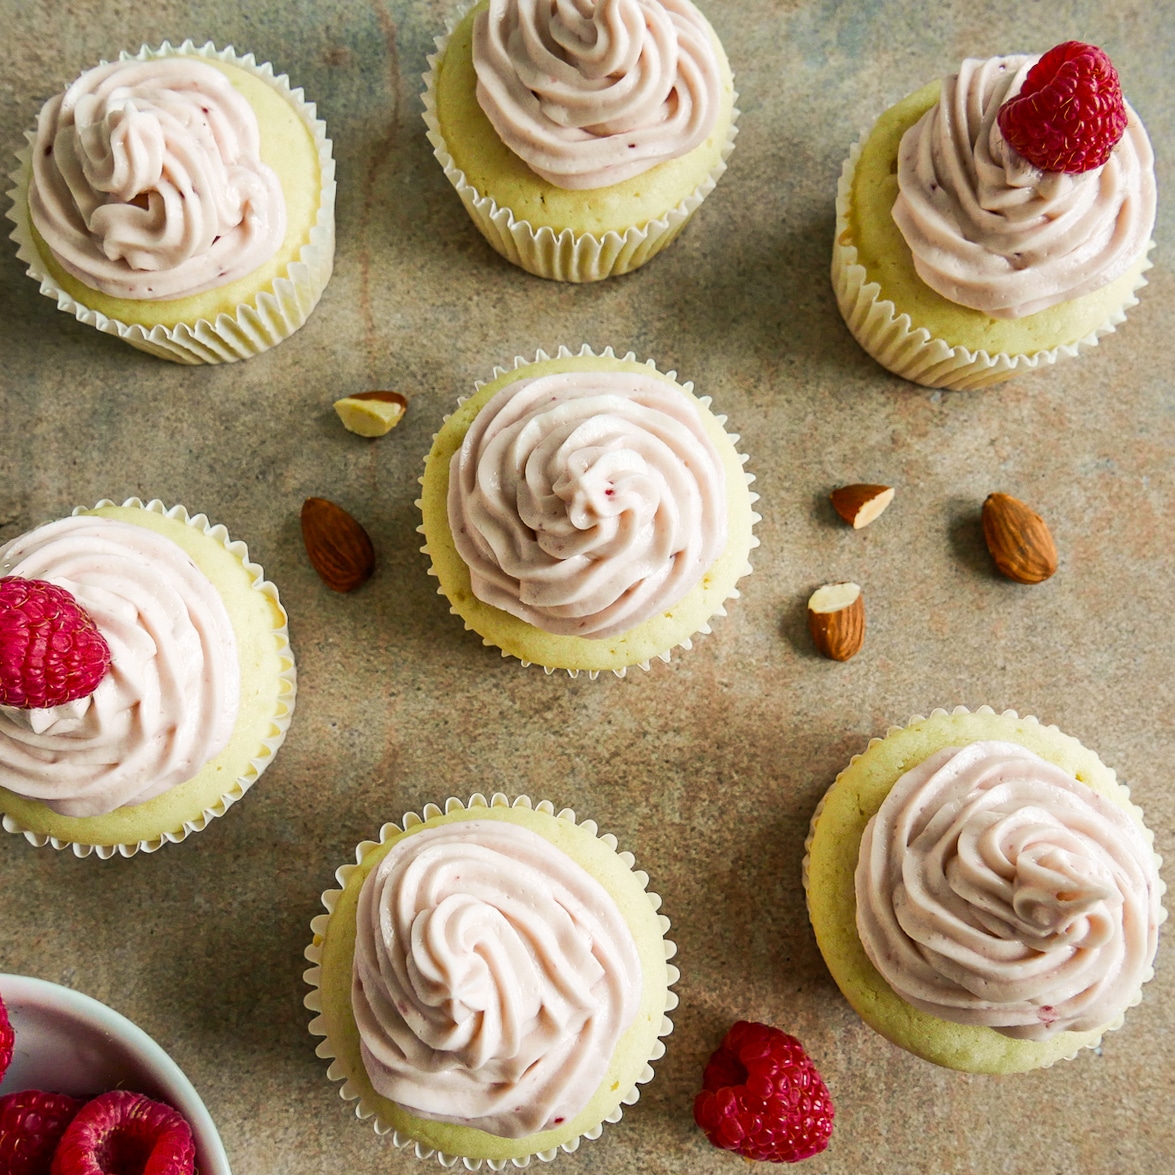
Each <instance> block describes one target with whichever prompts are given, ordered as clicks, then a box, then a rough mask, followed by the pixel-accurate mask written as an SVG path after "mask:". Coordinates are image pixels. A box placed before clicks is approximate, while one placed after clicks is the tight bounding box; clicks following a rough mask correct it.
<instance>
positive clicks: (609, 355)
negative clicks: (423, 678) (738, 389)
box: [416, 343, 762, 680]
mask: <svg viewBox="0 0 1175 1175" xmlns="http://www.w3.org/2000/svg"><path fill="white" fill-rule="evenodd" d="M552 358H554V359H576V358H592V359H599V358H604V359H620V361H622V362H625V363H636V362H638V360H637V358H636V355H635V354H634V353H633V352H632V351H629V352H627V353H626V354H624V355H622V356H617V355H616V353H615V352H614V351H613V350H612V348H611V347H605V348H604V349H603V351H600V352H596V351H594V350H592V348H591V347H590V346H588V345H587V344H586V343H585V344H583V346H581V347H580V349H579V350H578V351H571V350H569V349H568V348H567V347H563V346H561V347H559V349H558V350H557V351H556V352H555V354H554V356H551V355H548V354H547V353H546V352H545V351H542V350H540V351H538V352H537V353H536V355H535V358H534V359H524V358H523V357H522V356H520V355H519V356H515V358H514V362H513V365H512V366H511V367H499V366H495V367H494V369H493V373H492V375H491V376H490V378H489V379H488V380H476V381H475V382H474V392H475V393H476V392H477V391H478V390H480V389H481V388H483V387H484V386H485V385H486V384H487V383H492V382H493V381H494V380H495V379H498V378H499V377H500V376H502V375H506V374H508V373H509V372H511V371H518V370H520V369H522V368H524V367H528V366H530V365H531V364H532V363H544V362H548V361H550V360H551V359H552ZM644 366H645V367H648V368H649V369H650V370H652V371H657V370H658V369H657V366H656V364H655V363H654V362H653V360H652V359H648V360H646V361H645V363H644ZM659 374H664V375H665V376H666V377H667V378H668V379H670V380H674V381H676V379H677V372H675V371H668V372H664V373H659ZM678 386H680V387H681V388H683V389H684V390H685V391H687V392H689V393H690V394H691V395H692V394H693V383H692V382H686V383H683V384H680V385H678ZM467 398H468V397H465V396H462V397H459V398H458V401H457V404H458V406H460V405H461V404H464V403H465V401H466V399H467ZM697 400H698V402H699V403H700V404H702V406H703V407H704V408H706V409H707V410H708V409H709V408H710V405H711V399H710V397H709V396H698V397H697ZM448 419H449V417H448V416H446V417H444V421H447V420H448ZM714 419H715V420H716V421H717V422H718V424H719V425H720V426H722V427H723V428H724V429H725V425H726V420H727V418H726V417H725V416H722V415H714ZM443 423H444V422H443V421H442V424H443ZM437 435H439V434H434V436H433V442H434V444H435V442H436V439H437ZM726 436H727V439H728V440H729V441H730V443H731V445H732V446H733V447H734V448H735V453H736V455H737V457H738V460H739V462H740V463H741V464H742V465H744V466H745V465H746V463H747V460H748V457H747V455H746V454H745V453H741V452H739V451H738V448H737V446H738V442H739V440H740V437H739V435H738V434H737V433H729V432H728V433H726ZM430 452H431V449H430ZM742 475H743V477H744V478H745V479H746V484H747V485H748V486H750V485H751V484H752V483H753V482H754V480H755V475H754V474H753V473H748V472H747V471H746V470H745V469H744V470H743V473H742ZM419 480H420V484H421V485H423V484H424V478H423V477H422V478H420V479H419ZM747 496H748V499H749V503H750V505H751V507H753V506H754V504H755V503H756V502H757V501H758V500H759V495H758V494H757V493H755V492H754V491H751V490H748V493H747ZM423 505H424V503H423V499H417V501H416V507H417V509H419V510H423ZM761 521H762V518H761V517H760V515H759V514H758V513H756V512H755V510H754V509H753V508H752V509H751V512H750V527H751V529H752V533H751V535H750V542H749V545H748V553H749V552H750V551H753V550H754V549H755V548H756V547H758V546H759V540H758V538H756V537H755V535H754V533H753V528H754V526H755V524H756V523H758V522H761ZM416 529H417V532H418V533H419V534H422V535H424V534H425V529H424V526H423V525H421V526H418V527H417V528H416ZM426 538H427V536H426ZM728 541H730V540H729V538H728ZM420 550H421V552H422V553H423V554H425V555H428V556H429V566H428V574H429V575H431V576H434V577H435V578H438V579H439V578H440V577H439V576H438V574H437V571H436V568H435V566H434V565H433V562H432V552H431V551H430V550H429V547H428V544H427V542H426V543H425V545H424V546H423V547H421V548H420ZM720 558H721V556H720ZM752 570H753V568H752V567H751V564H750V561H749V560H748V561H747V562H745V563H744V565H743V568H742V570H741V571H739V572H738V574H737V576H735V579H734V580H733V581H732V583H731V585H730V588H729V590H728V592H727V593H726V595H725V597H724V599H723V600H722V601H720V602H719V603H718V606H717V607H716V608H715V610H714V611H713V612H712V613H711V614H710V615H709V616H708V617H707V618H706V621H705V623H703V624H702V625H700V626H699V627H697V628H695V629H694V630H693V631H692V632H691V633H688V634H687V635H685V636H684V637H681V638H678V639H677V640H676V642H675V643H674V644H672V645H670V647H669V648H666V649H661V650H659V651H658V652H656V653H654V654H652V655H651V656H650V657H648V658H646V659H645V660H641V661H633V662H630V664H628V665H622V666H618V667H615V668H612V669H611V670H610V672H611V673H612V674H614V675H615V676H616V677H624V676H625V674H626V672H627V671H628V669H630V668H632V667H633V666H634V665H635V666H636V667H637V668H640V669H645V670H647V669H649V668H650V666H651V664H652V662H653V660H654V659H656V660H659V661H664V662H668V661H669V660H670V658H671V656H672V654H673V651H674V650H675V649H683V650H688V649H691V648H693V639H692V638H693V637H696V636H708V635H709V634H710V633H711V632H712V631H713V629H711V627H710V622H711V621H713V620H715V619H717V618H718V617H720V616H725V615H726V608H725V604H726V602H727V601H730V600H735V599H738V597H739V594H740V593H739V590H738V587H737V586H736V585H737V582H738V580H739V579H741V578H743V577H744V576H747V575H750V574H751V572H752ZM699 586H700V585H695V587H694V588H692V589H691V593H692V592H693V591H696V590H698V587H699ZM691 593H687V596H686V597H684V598H688V596H689V594H691ZM437 594H438V595H441V596H445V589H444V587H443V586H441V587H438V588H437ZM445 598H446V599H448V597H447V596H446V597H445ZM680 603H681V601H680V600H679V601H677V602H676V604H675V605H674V606H676V605H679V604H680ZM449 610H450V612H451V613H452V614H453V615H454V616H460V617H461V620H462V623H463V624H464V625H465V628H466V630H467V631H469V632H477V631H478V630H477V629H475V628H474V627H473V625H472V624H471V623H470V622H469V621H468V620H466V619H465V617H464V616H462V615H461V613H460V612H459V611H458V609H457V608H456V606H454V605H452V602H451V601H450V609H449ZM646 623H648V622H646ZM636 627H637V628H639V627H640V626H639V625H637V626H636ZM478 635H479V636H481V638H482V644H484V645H486V646H487V647H489V648H499V646H498V644H497V642H496V641H494V640H493V639H491V638H489V637H486V636H484V635H483V634H481V633H480V632H478ZM577 639H584V638H577ZM602 643H603V642H602ZM499 651H500V652H501V654H502V656H503V657H507V658H508V657H515V656H517V654H515V653H511V652H507V651H506V650H505V649H500V648H499ZM535 663H537V662H531V661H527V660H525V659H522V658H519V664H520V665H521V666H522V667H524V668H525V667H528V666H530V665H531V664H535ZM542 669H543V671H544V672H545V673H547V674H551V673H555V672H560V671H561V672H565V673H567V674H568V675H569V676H570V677H578V676H579V674H580V673H586V674H587V675H588V677H590V678H591V679H592V680H595V679H596V678H597V677H598V676H599V675H600V674H601V673H602V672H607V671H608V670H604V669H588V668H584V669H577V668H567V667H564V666H550V665H542Z"/></svg>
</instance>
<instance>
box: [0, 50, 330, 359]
mask: <svg viewBox="0 0 1175 1175" xmlns="http://www.w3.org/2000/svg"><path fill="white" fill-rule="evenodd" d="M174 56H191V57H205V58H211V59H214V60H217V61H223V62H225V63H227V64H229V65H234V66H236V67H237V68H239V69H243V70H245V71H247V72H248V73H251V74H253V75H254V76H256V77H258V78H260V79H261V80H262V81H264V82H265V83H266V84H267V85H268V86H269V87H270V88H271V89H274V90H276V91H277V92H278V93H279V94H280V95H281V96H282V97H283V98H284V99H285V101H286V102H287V103H288V104H289V105H290V106H291V107H293V109H294V110H295V111H296V112H297V114H298V116H299V117H300V118H301V120H302V122H303V123H304V124H305V125H306V127H307V129H308V130H309V131H310V134H311V136H312V138H313V140H314V144H315V148H316V149H317V152H318V164H319V172H320V180H321V185H322V189H321V193H320V195H319V203H318V218H317V222H316V223H315V225H314V226H313V228H311V230H310V240H309V242H308V243H307V244H306V245H304V246H303V247H302V250H301V253H300V254H299V256H298V259H297V260H296V261H293V262H291V263H290V265H289V266H288V267H287V270H286V275H285V276H284V277H277V278H275V279H274V280H273V282H272V284H271V288H267V289H263V290H262V291H260V293H258V294H257V295H256V296H255V297H254V299H253V300H252V301H251V302H246V303H242V304H241V305H239V306H238V307H237V308H236V312H235V313H234V314H231V315H230V314H220V315H218V316H217V318H216V320H215V322H210V321H209V320H208V319H204V318H202V319H200V320H199V321H197V322H196V323H194V324H188V323H178V324H176V325H175V326H172V327H167V326H153V327H144V326H140V325H137V324H129V325H128V324H127V323H124V322H120V321H119V320H118V319H114V318H108V317H107V316H106V315H105V314H102V313H100V312H99V311H97V310H91V309H90V308H89V307H86V306H83V305H82V304H81V303H80V302H78V301H76V300H75V299H74V298H73V296H72V295H71V294H69V293H67V292H66V291H65V290H64V289H62V287H61V286H60V285H59V284H58V283H57V281H56V280H55V279H54V277H53V275H52V274H51V273H50V272H49V271H48V269H47V267H46V266H45V264H44V262H43V261H42V259H41V255H40V253H39V251H38V249H37V246H36V244H35V243H34V240H33V233H32V224H31V221H30V218H29V209H28V187H29V181H30V175H31V164H30V158H31V153H32V146H33V142H34V140H35V134H34V133H33V132H32V131H26V132H25V139H26V140H27V142H26V145H25V146H24V147H23V148H22V149H21V150H20V151H19V152H18V153H17V161H18V167H17V169H16V170H15V171H14V172H12V173H11V175H10V176H9V179H10V180H12V182H13V187H12V188H10V189H9V192H8V197H9V201H10V206H9V208H8V219H9V220H11V221H12V223H13V225H14V228H13V230H12V232H11V234H10V237H11V239H12V240H13V241H15V242H16V246H17V254H16V255H17V258H18V260H20V261H21V262H22V263H23V264H24V266H25V268H26V270H27V272H28V274H29V276H30V277H32V278H34V279H36V281H37V282H38V283H39V284H40V288H41V293H42V294H44V295H45V296H46V297H47V298H52V299H53V300H54V301H55V302H56V303H57V308H58V309H59V310H63V311H65V313H67V314H72V315H73V316H74V317H75V318H76V319H77V320H78V321H79V322H81V323H84V324H85V325H86V326H92V327H94V328H95V329H96V330H100V331H102V332H103V334H111V335H116V336H117V337H118V338H120V339H122V341H123V342H125V343H129V344H130V345H131V346H132V347H135V348H136V349H137V350H140V351H146V352H147V353H148V354H151V355H155V356H157V357H158V358H160V359H169V360H171V361H172V362H173V363H184V364H198V363H235V362H237V361H238V360H240V359H249V358H251V357H252V356H254V355H260V354H262V353H263V352H264V351H268V350H269V349H270V348H271V347H274V346H276V345H277V344H278V343H280V342H282V341H283V340H284V339H288V338H289V337H290V335H292V334H293V333H294V332H295V331H296V330H297V329H298V328H299V327H300V326H302V325H303V324H304V323H305V322H306V320H307V319H308V318H309V317H310V314H311V312H312V311H313V310H314V308H315V306H317V305H318V301H319V299H320V298H321V297H322V292H323V290H324V289H325V288H326V285H327V282H329V281H330V277H331V272H332V270H333V268H334V253H335V186H336V185H335V161H334V157H333V155H332V151H331V141H330V139H328V138H327V137H326V124H325V123H324V122H323V121H322V120H321V119H320V118H318V117H317V112H316V107H315V104H314V103H313V102H307V101H306V100H305V97H304V95H303V92H302V90H301V89H292V88H291V86H290V80H289V78H288V76H287V75H286V74H275V73H274V70H273V66H272V65H271V64H270V63H269V62H265V63H263V64H261V65H258V64H257V61H256V59H255V57H254V56H253V54H252V53H248V54H246V55H245V56H243V57H241V56H238V55H237V54H236V53H235V52H234V50H233V48H232V46H231V45H230V46H228V47H227V48H225V49H219V50H218V49H217V48H216V46H215V45H213V43H212V42H211V41H209V42H207V43H206V44H204V45H199V46H198V45H196V44H195V43H194V42H193V41H191V40H186V41H184V42H183V44H181V45H179V46H178V47H174V46H172V45H171V43H170V42H168V41H164V42H163V44H162V45H160V47H159V48H158V49H152V48H151V47H149V46H147V45H144V46H143V47H142V48H141V49H140V50H139V51H138V52H137V53H128V52H126V51H124V52H122V53H121V54H120V55H119V60H121V61H149V60H151V59H153V58H157V57H174Z"/></svg>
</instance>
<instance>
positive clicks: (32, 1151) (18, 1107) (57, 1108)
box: [0, 1089, 85, 1175]
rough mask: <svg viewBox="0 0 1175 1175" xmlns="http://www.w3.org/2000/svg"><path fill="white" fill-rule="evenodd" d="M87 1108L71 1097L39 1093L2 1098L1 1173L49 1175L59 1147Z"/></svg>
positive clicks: (39, 1091) (30, 1092)
mask: <svg viewBox="0 0 1175 1175" xmlns="http://www.w3.org/2000/svg"><path fill="white" fill-rule="evenodd" d="M84 1104H85V1103H84V1102H80V1101H78V1099H77V1098H72V1097H70V1096H69V1095H68V1094H64V1093H45V1092H44V1091H42V1090H40V1089H26V1090H23V1091H21V1092H20V1093H8V1094H5V1095H4V1096H3V1097H0V1171H3V1172H4V1175H49V1171H50V1163H52V1161H53V1152H54V1151H55V1150H56V1149H57V1143H58V1142H59V1140H60V1139H61V1136H62V1135H63V1134H64V1133H65V1128H66V1127H67V1126H68V1125H69V1123H70V1121H71V1120H72V1119H73V1116H74V1115H75V1114H76V1113H77V1112H78V1110H80V1109H81V1108H82V1106H83V1105H84Z"/></svg>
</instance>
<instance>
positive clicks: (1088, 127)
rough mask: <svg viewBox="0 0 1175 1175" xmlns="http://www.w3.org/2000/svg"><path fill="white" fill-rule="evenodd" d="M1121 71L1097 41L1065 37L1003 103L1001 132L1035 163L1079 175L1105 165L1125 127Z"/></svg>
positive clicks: (1045, 167) (1034, 164) (1000, 118)
mask: <svg viewBox="0 0 1175 1175" xmlns="http://www.w3.org/2000/svg"><path fill="white" fill-rule="evenodd" d="M1126 118H1127V116H1126V102H1125V100H1124V99H1123V97H1122V87H1121V86H1120V85H1119V83H1118V71H1117V70H1116V69H1114V67H1113V65H1112V64H1111V63H1110V59H1109V58H1108V57H1107V56H1106V55H1105V53H1103V52H1102V51H1101V50H1100V49H1098V48H1096V47H1095V46H1093V45H1085V44H1082V43H1081V42H1080V41H1066V42H1065V43H1064V44H1061V45H1057V46H1056V47H1055V48H1053V49H1050V50H1049V51H1048V52H1047V53H1046V54H1045V55H1044V56H1043V57H1042V58H1041V59H1040V60H1039V61H1038V62H1037V63H1036V64H1035V65H1034V66H1033V67H1032V68H1031V69H1030V70H1029V71H1028V76H1027V77H1026V78H1025V79H1024V85H1023V86H1022V87H1021V89H1020V92H1019V93H1018V94H1017V95H1016V96H1015V97H1013V98H1009V99H1008V100H1007V102H1005V103H1004V104H1003V106H1001V107H1000V110H999V114H998V115H997V120H998V122H999V127H1000V133H1001V134H1002V135H1003V136H1004V139H1005V140H1006V141H1007V142H1008V143H1009V144H1010V145H1011V146H1012V147H1014V148H1015V149H1016V151H1018V152H1019V153H1020V154H1021V155H1023V156H1024V158H1025V159H1027V160H1028V162H1029V163H1031V164H1032V165H1033V166H1034V167H1039V168H1040V169H1041V170H1042V171H1064V172H1069V173H1070V174H1076V173H1078V172H1083V171H1091V170H1092V169H1093V168H1095V167H1101V166H1102V164H1104V163H1105V162H1106V160H1107V159H1109V157H1110V152H1111V151H1113V149H1114V147H1115V145H1116V144H1117V142H1118V140H1119V139H1120V138H1121V137H1122V135H1123V134H1124V133H1125V131H1126Z"/></svg>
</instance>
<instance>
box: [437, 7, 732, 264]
mask: <svg viewBox="0 0 1175 1175" xmlns="http://www.w3.org/2000/svg"><path fill="white" fill-rule="evenodd" d="M424 80H425V87H426V88H425V93H424V108H425V109H424V121H425V123H426V125H427V126H428V137H429V141H430V142H431V143H432V145H433V150H434V154H435V155H436V157H437V159H438V160H439V162H440V164H441V166H442V167H443V168H444V169H445V175H446V176H448V178H449V181H450V182H451V183H452V185H453V186H454V187H455V188H456V189H457V192H458V194H459V195H460V197H461V200H462V203H463V204H464V205H465V207H466V209H467V211H468V212H469V215H470V216H471V217H472V218H473V222H474V224H476V225H477V227H478V228H479V229H480V230H481V232H482V234H483V235H484V236H485V238H486V240H487V241H489V243H490V244H491V245H492V246H493V247H494V248H495V249H496V250H497V251H498V252H499V253H501V254H502V256H503V257H505V258H506V259H507V260H508V261H512V262H513V263H514V264H515V265H520V266H521V267H522V268H523V269H525V270H527V271H529V272H530V273H533V274H537V275H538V276H539V277H547V278H554V279H556V280H559V281H571V282H585V281H597V280H599V279H600V278H605V277H610V276H612V275H613V274H620V273H628V272H629V271H630V270H633V269H636V268H637V266H639V265H643V264H644V263H645V262H646V261H648V260H649V258H650V257H652V256H653V255H654V254H656V253H658V252H659V251H660V250H661V249H663V248H664V247H665V246H666V245H667V244H669V242H670V241H671V240H673V238H674V237H675V236H676V235H677V233H678V232H679V231H680V230H681V228H682V227H683V226H684V224H685V223H686V221H687V220H689V218H690V217H691V216H692V215H693V214H694V212H695V211H697V208H698V206H699V205H700V204H701V203H702V201H703V200H704V199H705V198H706V196H707V195H709V193H710V192H711V191H712V190H713V188H714V185H715V184H716V183H717V182H718V178H719V177H720V176H721V175H722V173H723V171H725V170H726V159H727V157H728V156H729V154H730V152H731V150H732V149H733V147H734V136H735V133H736V128H735V123H736V119H737V117H738V111H737V110H736V109H735V105H734V103H735V99H736V95H735V92H734V81H733V78H732V76H731V72H730V66H729V64H728V63H727V60H726V54H725V53H724V52H723V50H722V46H721V44H720V43H719V41H718V38H717V36H715V34H714V30H713V29H711V27H710V25H709V24H708V23H707V21H706V18H705V17H704V16H702V14H701V13H700V12H699V11H698V10H697V9H696V8H695V7H694V6H693V4H691V3H690V0H616V2H611V3H597V2H596V0H585V2H584V3H581V4H577V5H575V6H572V5H558V6H555V5H550V4H547V5H543V4H537V3H535V0H481V2H480V3H476V4H474V5H473V6H472V7H471V8H470V9H469V10H468V11H466V12H465V13H464V15H463V16H462V17H460V19H459V20H458V21H457V23H456V25H455V26H454V27H453V28H452V29H451V30H450V31H449V33H448V34H447V35H445V36H444V37H440V38H438V39H437V52H436V54H435V55H433V56H431V57H430V58H429V71H428V73H426V74H425V76H424Z"/></svg>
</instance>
